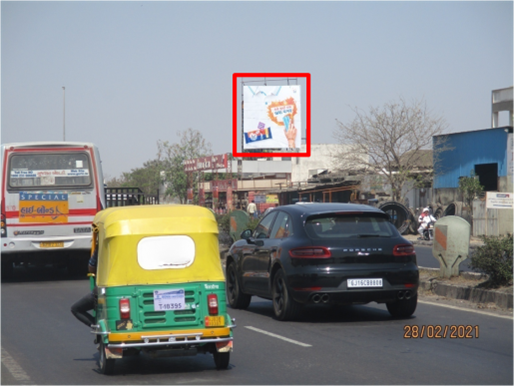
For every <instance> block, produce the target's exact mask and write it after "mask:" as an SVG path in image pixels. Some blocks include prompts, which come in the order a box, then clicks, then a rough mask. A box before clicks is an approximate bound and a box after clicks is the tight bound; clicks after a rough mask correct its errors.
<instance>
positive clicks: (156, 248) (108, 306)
mask: <svg viewBox="0 0 514 386" xmlns="http://www.w3.org/2000/svg"><path fill="white" fill-rule="evenodd" d="M93 231H94V235H95V237H94V238H93V240H94V242H93V250H94V248H98V266H97V273H96V277H94V275H91V276H92V277H91V285H92V286H95V285H96V287H97V288H96V292H97V294H98V300H97V305H96V308H95V315H96V320H97V323H96V324H95V325H93V330H92V333H93V334H95V335H96V341H97V343H99V351H100V355H99V358H100V359H99V365H100V371H101V372H102V373H104V374H111V373H112V372H113V370H114V364H115V360H116V359H119V358H122V357H123V356H125V355H137V354H139V353H140V352H144V353H147V354H149V355H152V356H159V357H162V356H193V355H196V354H197V353H204V354H205V353H212V355H213V357H214V362H215V365H216V368H218V369H226V368H227V367H228V365H229V360H230V353H231V352H232V348H233V336H232V329H233V328H235V325H234V322H235V320H234V319H231V318H230V316H229V315H228V314H227V309H226V300H225V278H224V274H223V269H222V266H221V261H220V254H219V246H218V237H217V236H218V226H217V223H216V219H215V217H214V215H213V213H212V212H211V211H209V210H208V209H206V208H203V207H199V206H194V205H155V206H151V205H146V206H132V207H117V208H109V209H106V210H103V211H101V212H99V213H98V214H97V215H96V216H95V218H94V221H93Z"/></svg>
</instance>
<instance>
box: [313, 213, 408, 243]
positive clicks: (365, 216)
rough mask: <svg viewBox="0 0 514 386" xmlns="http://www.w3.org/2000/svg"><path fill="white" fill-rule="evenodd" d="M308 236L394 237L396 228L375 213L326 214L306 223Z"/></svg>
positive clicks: (316, 237) (325, 237)
mask: <svg viewBox="0 0 514 386" xmlns="http://www.w3.org/2000/svg"><path fill="white" fill-rule="evenodd" d="M305 230H306V232H307V235H308V236H309V237H310V238H312V239H334V238H342V237H348V238H349V237H392V236H397V235H398V232H397V231H396V228H395V227H394V226H393V225H392V224H391V223H390V222H389V221H388V220H387V218H385V217H383V216H380V214H374V213H358V214H353V213H352V214H347V215H344V214H333V213H332V214H326V215H320V216H313V217H309V218H308V219H307V221H306V223H305Z"/></svg>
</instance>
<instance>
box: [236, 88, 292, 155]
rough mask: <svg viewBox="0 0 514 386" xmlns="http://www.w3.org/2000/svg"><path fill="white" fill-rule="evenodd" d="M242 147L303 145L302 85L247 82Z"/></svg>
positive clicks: (287, 147)
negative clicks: (254, 84)
mask: <svg viewBox="0 0 514 386" xmlns="http://www.w3.org/2000/svg"><path fill="white" fill-rule="evenodd" d="M243 100H244V118H243V149H244V150H249V149H292V148H294V149H297V148H300V146H301V137H302V114H301V89H300V86H244V87H243Z"/></svg>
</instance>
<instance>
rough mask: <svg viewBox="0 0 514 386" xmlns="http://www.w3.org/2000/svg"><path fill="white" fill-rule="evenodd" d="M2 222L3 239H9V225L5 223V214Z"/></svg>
mask: <svg viewBox="0 0 514 386" xmlns="http://www.w3.org/2000/svg"><path fill="white" fill-rule="evenodd" d="M1 221H2V230H1V232H2V237H7V225H6V223H5V214H3V213H2V218H1Z"/></svg>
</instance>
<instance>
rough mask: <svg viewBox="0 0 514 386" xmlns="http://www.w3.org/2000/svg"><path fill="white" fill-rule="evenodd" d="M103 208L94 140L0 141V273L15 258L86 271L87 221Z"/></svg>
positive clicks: (89, 229)
mask: <svg viewBox="0 0 514 386" xmlns="http://www.w3.org/2000/svg"><path fill="white" fill-rule="evenodd" d="M104 207H105V197H104V186H103V175H102V168H101V161H100V153H99V151H98V148H97V147H96V146H95V145H93V144H92V143H79V142H27V143H9V144H4V145H2V200H1V216H2V218H1V222H2V228H1V234H2V274H3V275H4V276H5V275H9V274H10V273H11V272H12V268H13V263H36V264H46V263H56V264H59V265H67V266H68V269H69V270H70V271H72V272H77V271H79V270H80V269H82V270H86V267H87V259H88V257H89V251H90V249H91V237H92V236H91V235H92V234H91V221H92V220H93V217H94V216H95V214H96V213H97V212H98V211H100V210H101V209H103V208H104Z"/></svg>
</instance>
